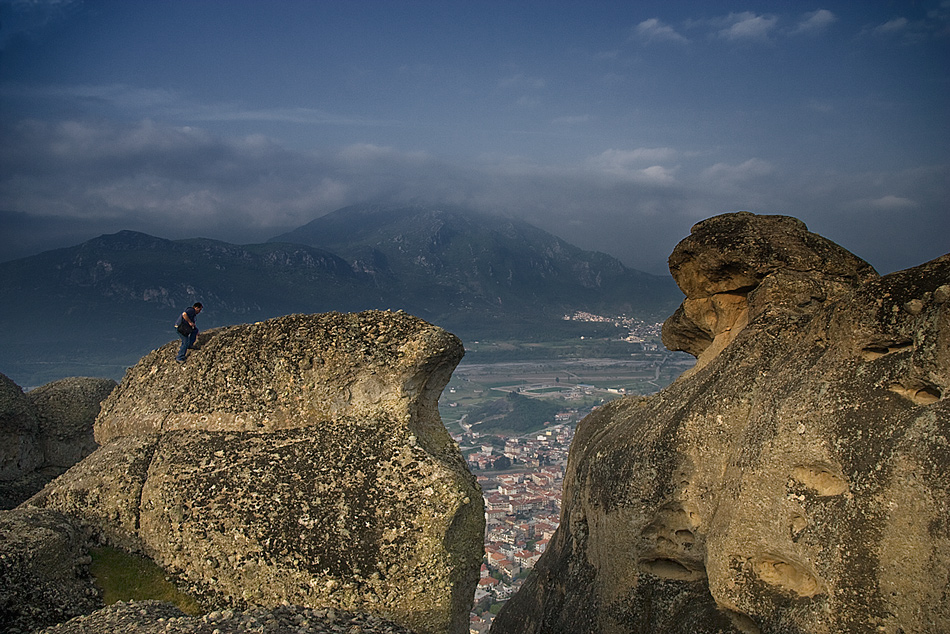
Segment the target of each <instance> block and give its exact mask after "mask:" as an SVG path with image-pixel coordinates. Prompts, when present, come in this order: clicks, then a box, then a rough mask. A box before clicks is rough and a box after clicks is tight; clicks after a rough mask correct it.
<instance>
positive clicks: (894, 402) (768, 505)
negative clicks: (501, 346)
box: [492, 213, 950, 634]
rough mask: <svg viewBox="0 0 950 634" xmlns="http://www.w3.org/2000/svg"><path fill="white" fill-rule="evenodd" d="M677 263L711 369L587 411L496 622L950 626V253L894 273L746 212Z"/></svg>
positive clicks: (657, 626) (816, 628)
mask: <svg viewBox="0 0 950 634" xmlns="http://www.w3.org/2000/svg"><path fill="white" fill-rule="evenodd" d="M750 245H751V246H750ZM671 269H672V270H673V272H674V275H676V278H677V280H678V281H679V282H680V284H681V287H682V288H683V290H684V292H685V293H686V295H687V297H686V300H685V301H684V306H683V307H682V308H681V309H680V310H679V311H677V314H676V315H675V316H674V317H673V318H671V319H670V320H668V322H667V323H666V325H665V327H664V340H665V341H667V342H671V343H673V344H674V347H679V348H681V349H687V350H689V351H691V352H693V354H696V355H697V356H698V357H699V358H700V360H701V361H702V363H701V364H700V367H699V368H698V369H697V370H695V371H693V372H692V373H691V374H690V375H689V376H684V377H681V378H680V379H679V380H677V381H676V382H675V383H674V384H672V385H671V386H669V387H667V388H666V389H664V390H663V391H661V392H660V393H658V394H657V395H655V396H653V397H649V398H642V397H627V398H623V399H620V400H617V401H613V402H611V403H610V404H608V405H607V406H605V407H603V408H600V409H599V410H597V411H596V412H594V413H593V414H591V415H590V416H588V417H587V418H585V419H584V421H582V423H581V424H580V425H579V427H578V430H577V434H576V437H575V440H574V444H573V446H572V447H571V453H570V458H569V463H568V468H567V474H566V477H565V485H564V498H563V499H564V506H563V509H562V517H561V524H560V527H559V528H558V531H557V533H556V535H555V537H554V539H553V540H552V544H551V545H550V546H549V548H548V550H547V552H546V553H545V554H544V555H543V556H542V558H541V560H540V561H539V562H538V565H537V567H536V568H535V575H534V576H533V577H532V578H531V579H529V580H528V582H527V583H526V584H525V586H524V588H523V589H522V590H521V591H520V592H519V593H518V594H517V595H516V596H515V597H514V598H513V599H512V600H511V601H509V602H508V604H507V605H506V606H505V608H504V609H503V610H502V611H501V613H500V614H499V616H498V617H497V618H496V620H495V622H494V624H493V627H492V632H493V633H496V634H498V633H501V634H504V633H512V634H514V633H516V632H517V633H518V634H523V633H531V632H549V633H556V632H564V633H567V632H571V633H577V634H583V633H586V632H664V633H671V634H677V633H683V634H685V633H687V632H689V633H703V632H710V633H711V632H737V633H739V632H741V633H746V634H751V633H757V632H775V633H779V632H782V633H784V632H810V633H818V634H821V633H828V634H831V633H835V632H873V631H879V632H932V633H934V634H936V633H937V632H946V631H950V602H948V601H947V596H948V593H950V573H948V571H950V443H948V438H950V399H948V397H947V395H948V390H950V255H948V256H944V257H942V258H939V259H937V260H934V261H932V262H929V263H927V264H924V265H921V266H919V267H916V268H913V269H909V270H906V271H901V272H897V273H893V274H890V275H887V276H884V277H878V276H877V275H876V274H874V272H873V271H872V270H871V269H870V267H869V266H867V265H866V264H865V263H863V262H862V261H860V260H858V259H857V258H855V257H854V256H852V255H851V254H848V253H847V252H844V251H843V250H842V249H840V248H839V247H836V246H834V245H831V244H830V243H828V241H826V240H823V239H821V238H820V237H818V236H814V235H813V234H810V233H808V232H807V230H806V228H805V226H804V225H803V224H801V223H800V222H798V221H796V220H794V219H790V218H782V217H762V216H755V215H752V214H747V213H743V214H728V215H726V216H722V217H717V218H713V219H711V220H708V221H706V222H703V223H700V224H698V225H696V227H694V228H693V234H692V235H691V236H690V237H689V238H687V239H686V240H684V242H683V243H681V245H680V246H679V247H677V250H676V251H675V253H674V257H671ZM727 296H728V297H727ZM717 339H719V341H717ZM690 342H692V343H690ZM668 345H670V344H669V343H668Z"/></svg>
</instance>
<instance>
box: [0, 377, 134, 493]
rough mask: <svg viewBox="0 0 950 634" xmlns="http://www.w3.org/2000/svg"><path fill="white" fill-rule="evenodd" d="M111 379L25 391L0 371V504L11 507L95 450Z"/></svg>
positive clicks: (73, 380)
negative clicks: (96, 430)
mask: <svg viewBox="0 0 950 634" xmlns="http://www.w3.org/2000/svg"><path fill="white" fill-rule="evenodd" d="M115 386H116V382H115V381H113V380H112V379H95V378H86V377H76V378H70V379H62V380H60V381H53V382H52V383H47V384H46V385H43V386H42V387H38V388H36V389H35V390H31V391H30V392H28V393H26V394H24V393H23V390H22V389H20V387H19V386H18V385H16V384H15V383H14V382H13V381H11V380H10V379H9V378H7V377H6V376H3V375H2V374H0V508H3V509H10V508H13V507H15V506H17V505H18V504H20V503H21V502H23V501H25V500H27V499H28V498H29V497H30V496H32V495H33V494H35V493H36V492H37V491H39V490H40V489H42V488H43V486H44V485H46V483H47V482H49V481H50V480H52V479H53V478H55V477H56V476H58V475H60V474H62V473H63V472H64V471H66V469H68V468H69V467H71V466H72V465H74V464H76V463H77V462H79V461H80V460H82V459H83V458H85V457H86V456H88V455H89V454H91V453H92V452H93V451H95V449H96V447H97V446H98V445H97V444H96V441H95V438H94V436H93V424H94V423H95V420H96V416H97V415H98V414H99V405H100V403H101V402H102V400H103V399H105V398H106V396H108V395H109V393H110V392H111V391H112V390H113V389H114V388H115Z"/></svg>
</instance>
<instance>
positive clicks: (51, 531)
mask: <svg viewBox="0 0 950 634" xmlns="http://www.w3.org/2000/svg"><path fill="white" fill-rule="evenodd" d="M88 546H89V544H88V543H87V542H86V539H85V538H84V536H83V534H82V532H81V531H79V530H77V529H76V528H75V527H74V526H73V524H72V523H71V522H69V520H68V519H67V518H65V517H63V516H62V515H60V514H59V513H56V512H55V511H50V510H46V509H33V508H21V509H13V510H8V511H0V631H2V632H32V631H33V630H34V629H36V628H39V627H43V626H46V625H50V624H53V623H58V622H60V621H65V620H67V619H70V618H72V617H74V616H77V615H80V614H86V613H88V612H91V611H92V610H95V609H96V608H98V607H100V606H101V605H102V601H101V600H100V598H99V592H98V590H97V589H96V586H95V584H94V583H93V580H92V577H91V575H90V574H89V570H88V564H89V562H90V558H89V555H88V553H87V551H88Z"/></svg>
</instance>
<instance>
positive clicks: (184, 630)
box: [33, 601, 412, 634]
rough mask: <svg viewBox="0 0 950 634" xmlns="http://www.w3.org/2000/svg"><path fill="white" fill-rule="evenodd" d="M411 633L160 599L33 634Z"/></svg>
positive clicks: (316, 613)
mask: <svg viewBox="0 0 950 634" xmlns="http://www.w3.org/2000/svg"><path fill="white" fill-rule="evenodd" d="M104 632H110V633H112V632H115V633H119V632H122V633H123V634H132V633H134V634H214V633H215V632H217V633H218V634H224V633H227V634H260V633H261V632H266V633H267V634H329V633H331V632H341V633H343V634H412V632H411V631H410V630H408V629H406V628H404V627H400V626H399V625H397V624H395V623H393V622H391V621H387V620H385V619H381V618H379V617H375V616H372V615H367V614H354V613H349V612H341V611H338V610H332V609H330V610H312V609H308V608H302V607H300V606H295V605H289V606H280V607H278V608H275V609H274V610H264V609H262V608H255V609H251V610H247V611H243V612H242V611H236V610H223V611H214V612H210V613H208V614H205V615H202V616H200V617H199V616H187V615H185V614H184V613H183V612H182V611H181V610H179V609H178V608H176V607H175V606H173V605H171V604H169V603H162V602H160V601H132V602H129V603H123V602H119V603H116V604H113V605H110V606H107V607H105V608H102V609H101V610H97V611H96V612H94V613H92V614H90V615H87V616H79V617H76V618H74V619H72V620H71V621H68V622H67V623H61V624H59V625H55V626H52V627H48V628H46V629H43V630H38V631H36V632H34V633H33V634H103V633H104Z"/></svg>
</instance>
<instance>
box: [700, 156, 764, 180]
mask: <svg viewBox="0 0 950 634" xmlns="http://www.w3.org/2000/svg"><path fill="white" fill-rule="evenodd" d="M772 171H773V167H772V165H771V164H770V163H769V162H768V161H763V160H762V159H759V158H751V159H749V160H747V161H745V162H744V163H740V164H739V165H730V164H728V163H716V164H715V165H712V166H710V167H707V168H706V169H704V170H703V171H702V174H701V175H702V178H703V179H705V180H715V181H720V182H727V183H737V182H741V181H746V180H749V179H751V178H757V177H759V176H765V175H767V174H770V173H772Z"/></svg>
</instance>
